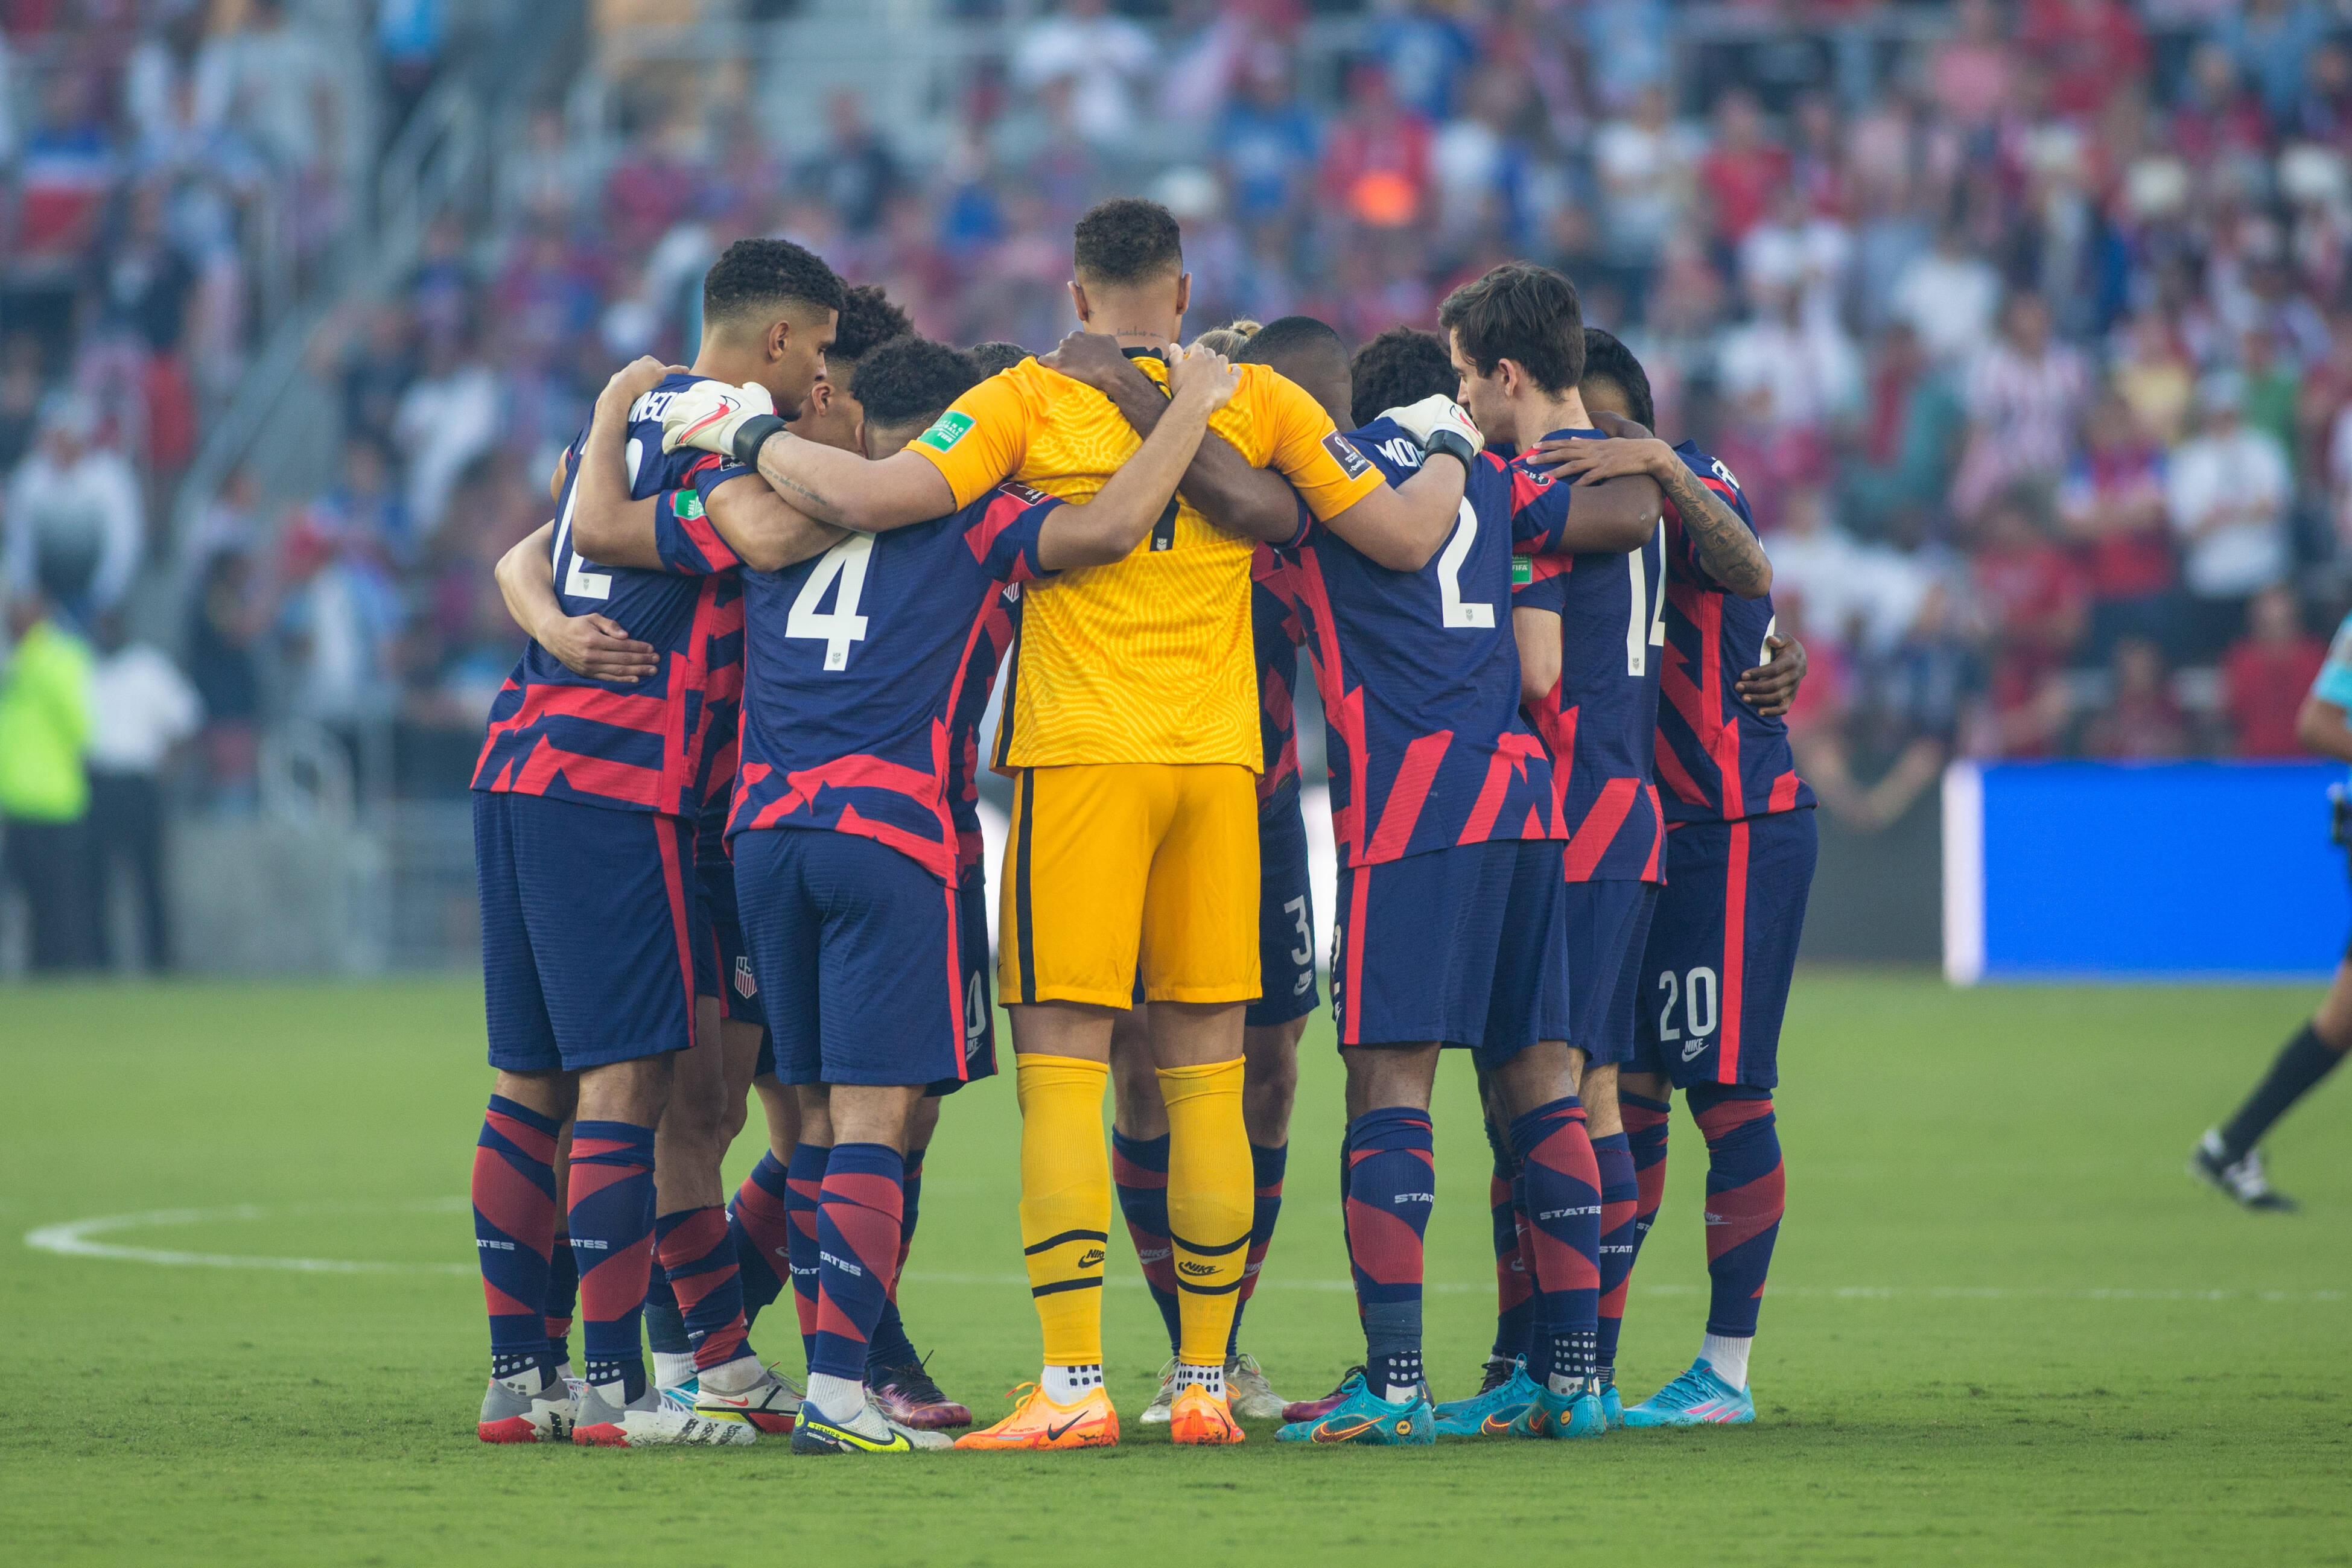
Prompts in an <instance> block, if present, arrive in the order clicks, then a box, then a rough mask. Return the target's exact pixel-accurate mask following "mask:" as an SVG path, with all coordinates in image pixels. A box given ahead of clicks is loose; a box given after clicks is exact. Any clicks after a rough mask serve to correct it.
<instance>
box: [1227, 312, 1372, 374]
mask: <svg viewBox="0 0 2352 1568" xmlns="http://www.w3.org/2000/svg"><path fill="white" fill-rule="evenodd" d="M1318 348H1319V349H1323V350H1327V351H1328V352H1330V353H1334V354H1337V355H1339V357H1340V358H1341V359H1343V360H1344V359H1346V358H1347V357H1348V345H1347V344H1345V343H1343V342H1341V341H1340V340H1339V332H1338V331H1337V330H1335V329H1333V328H1332V327H1331V325H1330V324H1329V323H1328V322H1325V321H1318V320H1317V319H1315V318H1314V317H1312V316H1277V317H1276V318H1275V319H1273V320H1271V321H1268V322H1267V323H1266V324H1265V326H1263V327H1260V328H1259V329H1257V330H1256V331H1255V332H1253V333H1251V334H1250V340H1249V342H1248V343H1247V344H1246V345H1244V347H1243V349H1242V351H1241V353H1240V354H1239V355H1237V356H1236V358H1239V359H1241V360H1244V361H1247V362H1248V363H1250V364H1254V365H1264V364H1270V363H1272V362H1273V361H1276V360H1284V359H1288V358H1289V357H1290V356H1291V355H1293V354H1296V353H1299V352H1301V351H1302V350H1309V349H1318Z"/></svg>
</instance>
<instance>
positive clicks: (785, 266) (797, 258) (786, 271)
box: [702, 239, 845, 324]
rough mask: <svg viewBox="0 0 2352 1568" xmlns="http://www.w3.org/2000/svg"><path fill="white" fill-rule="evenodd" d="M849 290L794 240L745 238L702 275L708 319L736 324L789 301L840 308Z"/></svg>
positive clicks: (705, 310) (703, 303)
mask: <svg viewBox="0 0 2352 1568" xmlns="http://www.w3.org/2000/svg"><path fill="white" fill-rule="evenodd" d="M844 294H845V290H844V289H843V287H842V284H841V279H840V278H838V277H835V276H834V271H833V268H831V267H827V266H826V265H825V264H824V260H823V258H821V257H820V256H817V254H816V253H815V252H814V251H811V250H805V249H803V248H802V247H801V246H796V245H794V244H793V242H792V241H790V240H788V239H739V240H737V241H736V242H735V243H734V244H733V245H730V246H728V247H727V250H726V253H725V254H724V255H722V256H719V259H718V260H717V261H714V262H712V263H711V264H710V270H709V272H707V273H705V274H703V276H702V319H704V320H705V321H710V322H723V323H730V324H731V323H734V322H736V321H739V320H740V319H742V318H743V317H745V316H747V315H749V314H751V312H752V311H753V310H756V309H758V308H761V307H762V306H767V307H773V306H775V305H778V304H781V303H782V302H783V301H784V300H787V299H790V300H794V301H796V302H798V303H800V304H803V305H813V306H814V307H816V308H818V309H821V310H839V309H840V308H842V303H843V298H844Z"/></svg>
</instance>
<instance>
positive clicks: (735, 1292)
mask: <svg viewBox="0 0 2352 1568" xmlns="http://www.w3.org/2000/svg"><path fill="white" fill-rule="evenodd" d="M654 1255H655V1256H656V1258H658V1259H660V1260H661V1266H662V1271H663V1272H664V1273H665V1274H667V1276H668V1277H669V1285H670V1290H671V1291H673V1292H675V1294H676V1296H677V1310H678V1312H679V1313H680V1315H682V1316H683V1317H684V1318H685V1320H686V1334H687V1338H688V1340H690V1341H691V1342H692V1343H693V1345H694V1367H695V1370H696V1371H697V1372H698V1373H700V1372H708V1371H709V1370H710V1369H711V1368H712V1367H714V1366H724V1365H726V1364H728V1363H729V1362H730V1361H734V1360H736V1359H737V1358H739V1357H740V1356H744V1355H748V1354H751V1343H750V1341H751V1331H750V1330H749V1329H748V1328H746V1327H745V1325H744V1322H743V1276H742V1271H741V1270H740V1269H738V1268H737V1267H736V1263H735V1238H734V1235H733V1234H732V1233H731V1232H730V1230H729V1228H728V1225H727V1211H726V1210H725V1209H724V1208H722V1207H719V1205H717V1204H715V1203H714V1204H711V1205H710V1206H709V1207H704V1208H688V1209H681V1210H680V1211H679V1212H677V1213H676V1214H666V1215H663V1216H662V1217H660V1218H657V1219H656V1220H655V1221H654Z"/></svg>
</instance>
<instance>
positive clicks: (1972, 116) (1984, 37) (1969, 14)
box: [1928, 0, 2015, 130]
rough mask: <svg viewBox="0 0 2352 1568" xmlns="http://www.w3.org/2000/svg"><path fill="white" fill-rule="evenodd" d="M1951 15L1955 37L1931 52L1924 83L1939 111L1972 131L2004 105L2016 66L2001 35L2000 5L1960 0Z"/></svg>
mask: <svg viewBox="0 0 2352 1568" xmlns="http://www.w3.org/2000/svg"><path fill="white" fill-rule="evenodd" d="M1954 15H1955V17H1956V19H1957V20H1958V24H1959V37H1956V38H1953V39H1950V40H1948V42H1946V43H1945V44H1943V45H1942V46H1941V47H1938V48H1937V50H1936V57H1935V61H1934V63H1933V64H1932V65H1930V66H1929V67H1928V79H1929V83H1930V85H1931V87H1932V88H1933V89H1934V92H1935V95H1936V101H1937V103H1938V104H1940V105H1942V106H1943V110H1944V112H1945V113H1947V114H1948V115H1950V116H1951V117H1952V118H1953V120H1957V121H1958V123H1959V125H1960V126H1961V127H1962V128H1963V129H1967V130H1972V129H1974V128H1976V127H1979V126H1981V125H1984V124H1986V123H1988V122H1989V121H1990V120H1992V118H1993V117H1994V116H1995V115H1997V114H1999V113H2000V111H2001V110H2002V109H2003V108H2004V107H2005V106H2006V105H2007V104H2008V102H2009V89H2010V81H2011V77H2012V76H2014V74H2015V66H2014V63H2013V62H2012V61H2011V58H2010V53H2009V40H2008V39H2007V38H2005V37H2002V36H2001V32H2002V26H2001V17H2000V7H1998V6H1996V5H1994V4H1993V3H1992V0H1960V4H1959V5H1958V8H1957V10H1956V11H1955V13H1954Z"/></svg>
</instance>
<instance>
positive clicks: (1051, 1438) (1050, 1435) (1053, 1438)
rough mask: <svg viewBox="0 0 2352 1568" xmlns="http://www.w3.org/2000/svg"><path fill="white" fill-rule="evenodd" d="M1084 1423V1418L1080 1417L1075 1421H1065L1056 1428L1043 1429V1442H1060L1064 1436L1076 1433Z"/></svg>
mask: <svg viewBox="0 0 2352 1568" xmlns="http://www.w3.org/2000/svg"><path fill="white" fill-rule="evenodd" d="M1085 1421H1086V1417H1085V1416H1077V1417H1076V1418H1075V1419H1072V1420H1068V1421H1065V1422H1063V1423H1062V1424H1061V1425H1060V1426H1058V1427H1055V1426H1048V1427H1046V1428H1045V1441H1047V1442H1049V1443H1058V1442H1060V1441H1061V1440H1062V1438H1063V1437H1064V1436H1065V1435H1066V1434H1067V1433H1070V1432H1074V1431H1076V1429H1077V1428H1078V1427H1080V1426H1081V1425H1083V1424H1084V1423H1085Z"/></svg>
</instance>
